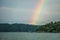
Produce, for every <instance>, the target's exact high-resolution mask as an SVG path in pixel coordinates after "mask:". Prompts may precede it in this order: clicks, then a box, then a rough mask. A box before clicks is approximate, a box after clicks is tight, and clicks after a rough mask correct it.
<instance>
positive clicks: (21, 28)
mask: <svg viewBox="0 0 60 40" xmlns="http://www.w3.org/2000/svg"><path fill="white" fill-rule="evenodd" d="M38 27H40V26H38V25H29V24H17V23H16V24H7V23H0V32H35V31H36V29H37V28H38Z"/></svg>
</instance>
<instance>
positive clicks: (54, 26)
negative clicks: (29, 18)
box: [36, 21, 60, 33]
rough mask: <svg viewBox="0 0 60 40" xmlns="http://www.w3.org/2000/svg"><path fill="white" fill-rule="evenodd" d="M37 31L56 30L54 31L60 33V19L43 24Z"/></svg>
mask: <svg viewBox="0 0 60 40" xmlns="http://www.w3.org/2000/svg"><path fill="white" fill-rule="evenodd" d="M36 32H54V33H57V32H58V33H60V21H58V22H51V23H48V24H45V25H41V27H39V28H38V29H37V30H36Z"/></svg>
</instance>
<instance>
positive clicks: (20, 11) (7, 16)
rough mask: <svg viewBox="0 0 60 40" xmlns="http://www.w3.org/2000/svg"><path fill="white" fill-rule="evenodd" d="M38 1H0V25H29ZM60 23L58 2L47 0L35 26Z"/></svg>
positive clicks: (59, 1)
mask: <svg viewBox="0 0 60 40" xmlns="http://www.w3.org/2000/svg"><path fill="white" fill-rule="evenodd" d="M38 1H39V0H0V23H26V24H30V23H29V21H30V20H31V16H32V15H33V11H34V9H35V7H36V6H37V3H38ZM51 21H60V0H48V1H47V3H46V4H45V7H44V11H43V12H42V13H41V14H40V16H39V19H38V21H37V23H36V24H46V23H49V22H51Z"/></svg>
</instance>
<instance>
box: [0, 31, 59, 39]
mask: <svg viewBox="0 0 60 40" xmlns="http://www.w3.org/2000/svg"><path fill="white" fill-rule="evenodd" d="M0 40H60V33H30V32H0Z"/></svg>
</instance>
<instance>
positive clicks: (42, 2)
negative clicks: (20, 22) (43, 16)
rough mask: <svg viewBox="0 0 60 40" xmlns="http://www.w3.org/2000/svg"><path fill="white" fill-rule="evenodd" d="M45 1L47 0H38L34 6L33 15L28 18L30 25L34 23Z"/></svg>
mask: <svg viewBox="0 0 60 40" xmlns="http://www.w3.org/2000/svg"><path fill="white" fill-rule="evenodd" d="M46 1H47V0H39V2H38V4H37V7H36V8H35V10H34V12H33V16H32V17H31V20H30V23H31V24H32V25H35V24H36V23H37V21H38V18H39V15H40V13H42V12H43V9H44V7H45V4H46Z"/></svg>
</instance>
